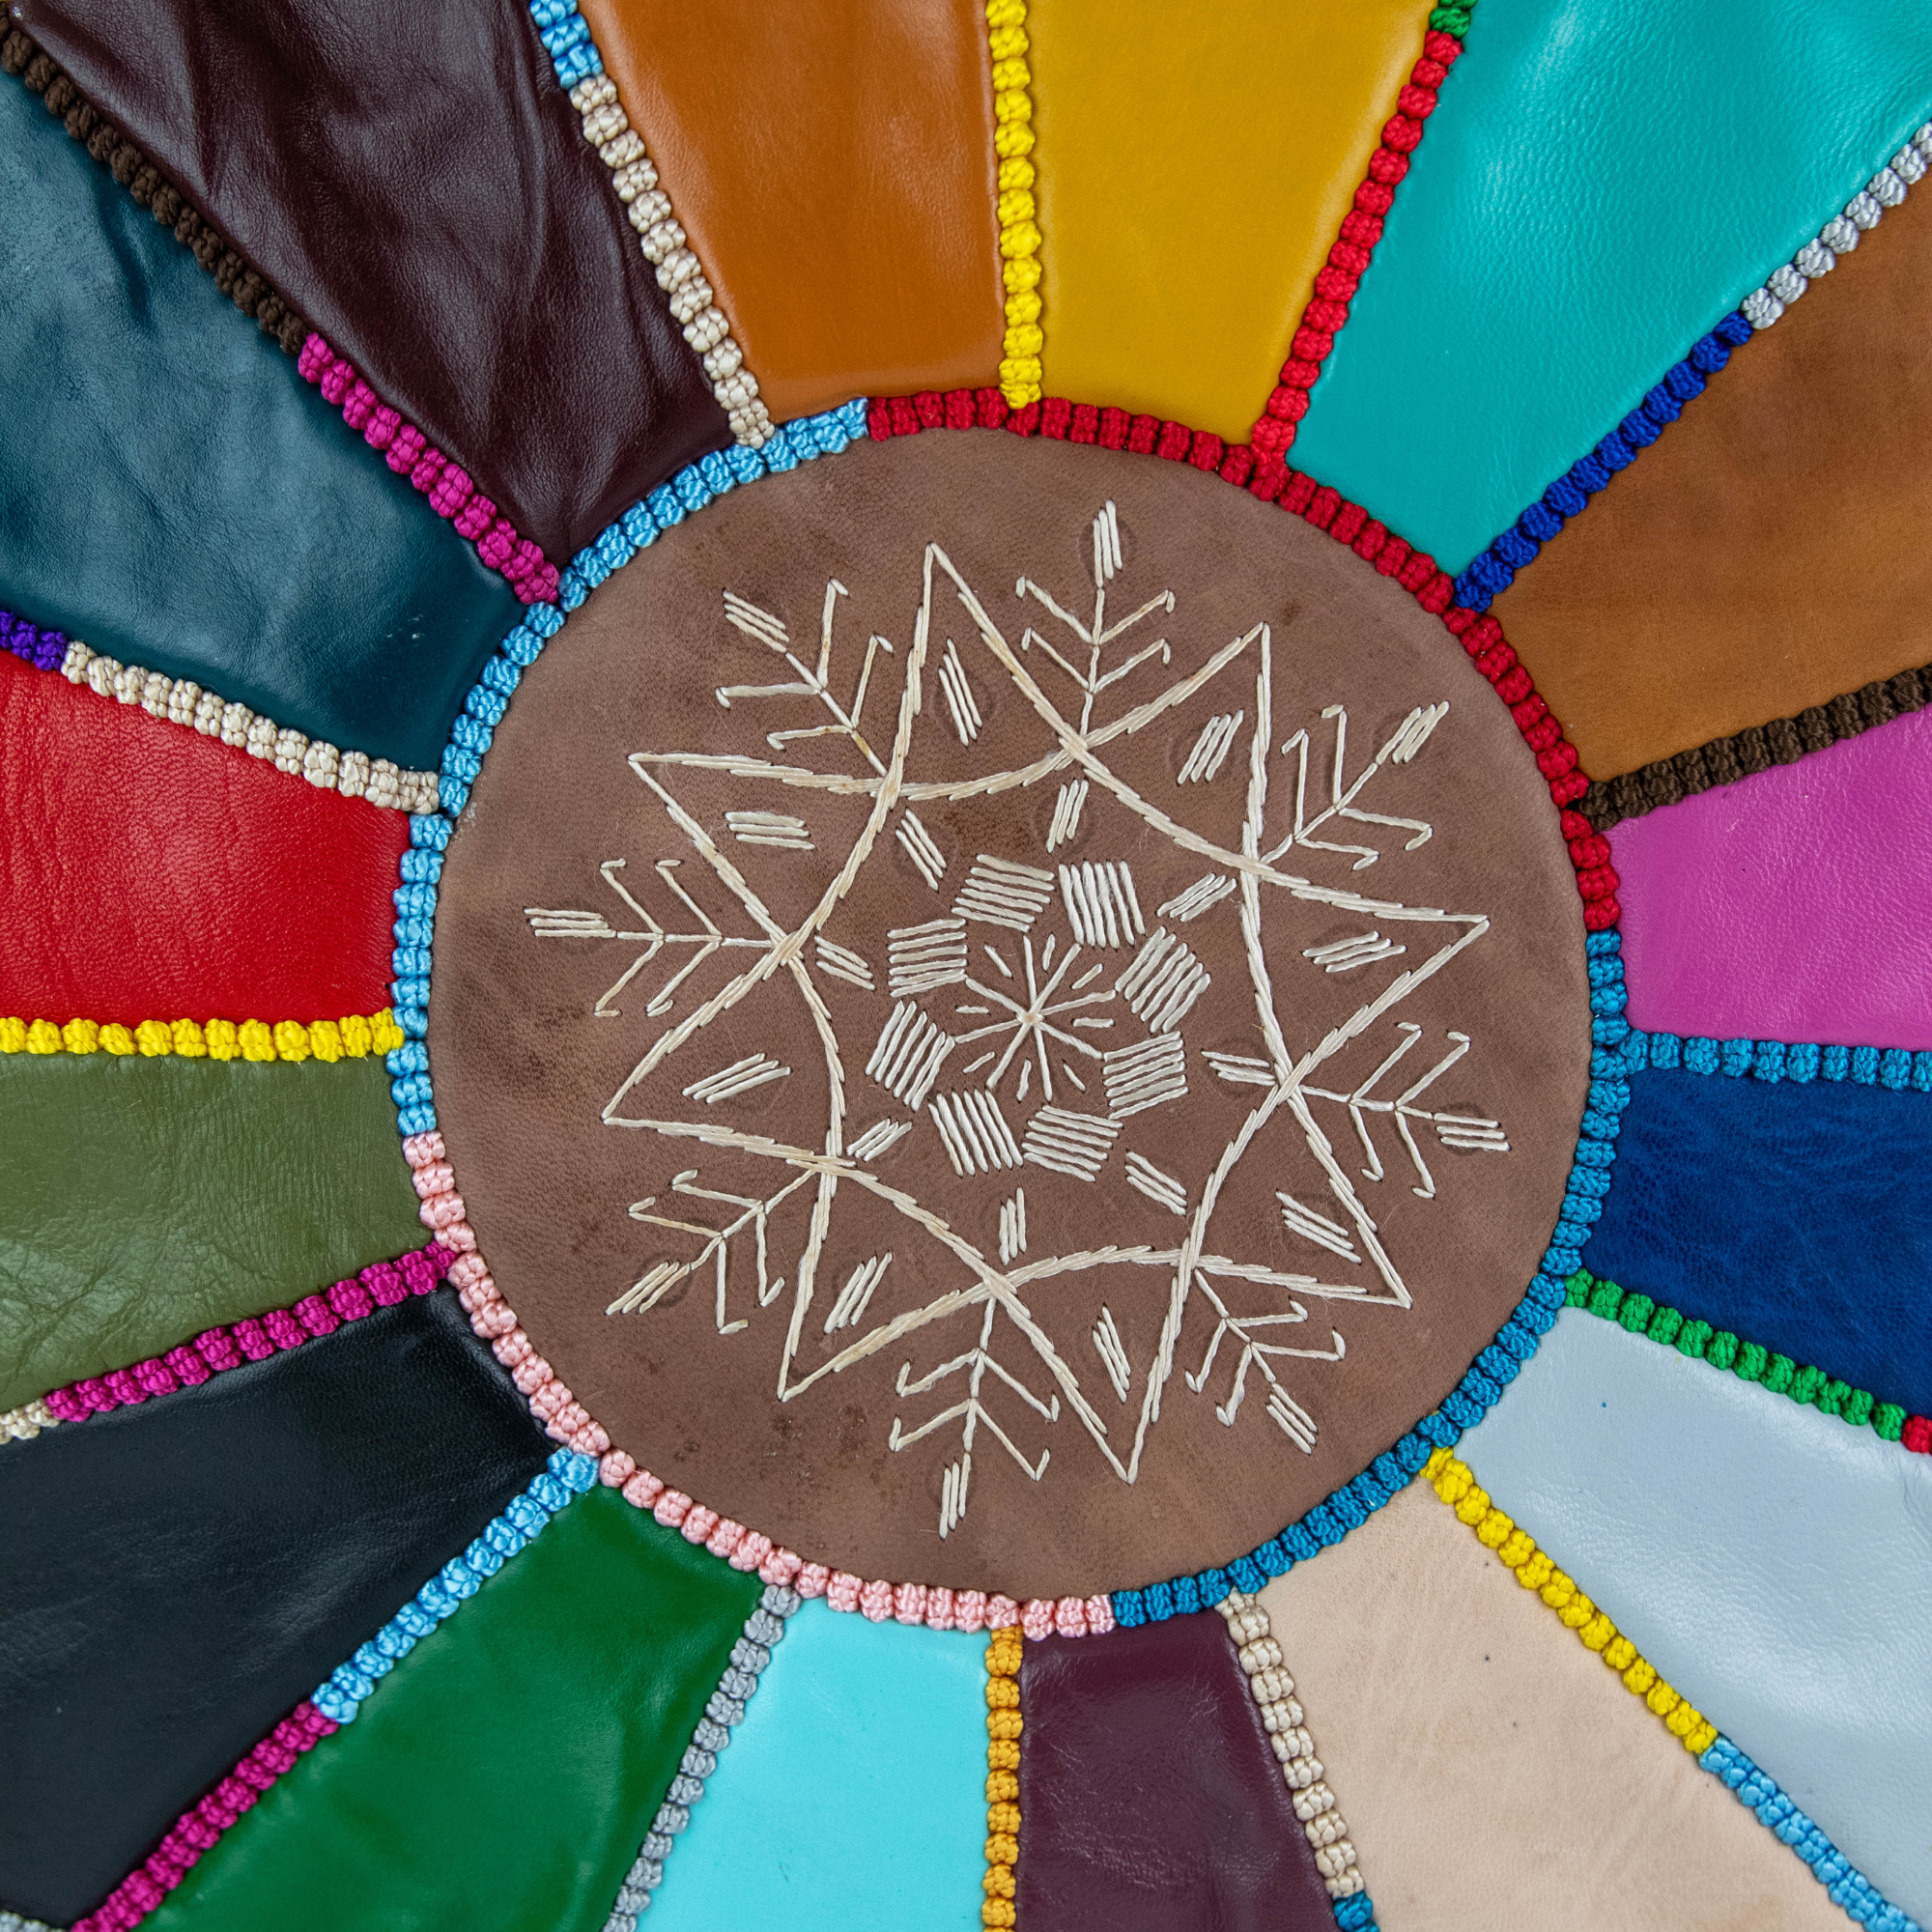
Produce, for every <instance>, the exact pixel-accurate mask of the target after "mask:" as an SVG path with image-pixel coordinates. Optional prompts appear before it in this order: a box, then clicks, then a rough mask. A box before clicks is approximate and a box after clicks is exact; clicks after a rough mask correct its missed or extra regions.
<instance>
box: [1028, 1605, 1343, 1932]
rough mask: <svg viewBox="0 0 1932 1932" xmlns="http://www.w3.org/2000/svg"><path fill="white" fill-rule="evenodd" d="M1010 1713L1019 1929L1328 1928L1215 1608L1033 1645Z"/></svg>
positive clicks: (1330, 1916) (1223, 1931) (1259, 1931)
mask: <svg viewBox="0 0 1932 1932" xmlns="http://www.w3.org/2000/svg"><path fill="white" fill-rule="evenodd" d="M1020 1717H1021V1719H1022V1721H1023V1723H1024V1725H1025V1729H1024V1730H1023V1731H1022V1732H1021V1734H1020V1832H1019V1840H1020V1858H1019V1864H1018V1867H1017V1868H1016V1870H1015V1873H1014V1878H1015V1882H1016V1884H1017V1888H1018V1895H1017V1896H1016V1898H1015V1899H1014V1901H1013V1903H1014V1908H1015V1913H1016V1916H1017V1918H1018V1920H1019V1923H1020V1924H1021V1925H1037V1926H1051V1927H1052V1928H1053V1932H1332V1927H1333V1925H1334V1923H1335V1919H1334V1913H1333V1910H1332V1908H1331V1907H1330V1905H1329V1903H1328V1892H1327V1888H1326V1887H1325V1886H1324V1885H1323V1884H1322V1882H1321V1873H1320V1872H1318V1871H1317V1870H1316V1868H1315V1854H1314V1853H1313V1851H1311V1850H1310V1848H1309V1844H1308V1840H1307V1838H1306V1836H1305V1835H1304V1834H1303V1833H1302V1829H1301V1826H1300V1824H1299V1823H1298V1821H1297V1820H1296V1818H1295V1815H1294V1807H1293V1802H1292V1801H1291V1799H1290V1796H1289V1790H1288V1786H1287V1784H1286V1783H1285V1782H1284V1781H1283V1778H1282V1775H1281V1767H1280V1766H1279V1765H1278V1764H1277V1763H1276V1762H1275V1756H1274V1752H1273V1750H1272V1749H1271V1748H1270V1747H1269V1745H1268V1738H1267V1733H1266V1731H1265V1730H1264V1728H1263V1726H1262V1719H1261V1714H1260V1712H1259V1711H1257V1710H1256V1708H1255V1703H1254V1699H1253V1697H1252V1696H1251V1695H1250V1694H1249V1690H1248V1680H1247V1677H1246V1675H1245V1673H1244V1672H1243V1671H1242V1669H1241V1665H1240V1660H1239V1658H1238V1657H1237V1656H1236V1651H1235V1646H1234V1643H1233V1641H1232V1640H1231V1639H1230V1637H1229V1635H1228V1627H1227V1625H1226V1624H1225V1623H1223V1622H1222V1620H1221V1618H1220V1616H1219V1614H1218V1613H1217V1612H1215V1611H1212V1610H1203V1611H1201V1612H1199V1613H1198V1614H1196V1615H1193V1616H1182V1617H1172V1618H1170V1619H1169V1620H1168V1621H1167V1622H1166V1623H1162V1624H1144V1625H1143V1626H1142V1627H1141V1628H1140V1629H1138V1630H1117V1631H1113V1632H1110V1633H1109V1634H1107V1635H1105V1636H1089V1637H1065V1636H1050V1637H1044V1638H1042V1639H1041V1640H1040V1641H1039V1642H1037V1643H1029V1644H1028V1645H1027V1647H1026V1655H1025V1658H1024V1659H1023V1660H1022V1662H1021V1664H1020Z"/></svg>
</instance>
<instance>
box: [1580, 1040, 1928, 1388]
mask: <svg viewBox="0 0 1932 1932" xmlns="http://www.w3.org/2000/svg"><path fill="white" fill-rule="evenodd" d="M1630 1084H1631V1104H1630V1108H1629V1110H1628V1111H1627V1112H1626V1113H1625V1115H1624V1120H1623V1130H1622V1132H1621V1133H1620V1134H1619V1136H1618V1138H1617V1159H1616V1165H1615V1167H1614V1168H1613V1169H1612V1170H1611V1173H1612V1179H1611V1183H1610V1192H1609V1197H1608V1199H1607V1200H1606V1201H1605V1203H1604V1216H1603V1219H1602V1220H1601V1221H1599V1222H1598V1223H1597V1226H1596V1230H1595V1232H1594V1233H1593V1234H1592V1235H1591V1237H1590V1240H1589V1242H1588V1244H1587V1245H1586V1246H1585V1247H1584V1249H1583V1263H1584V1265H1585V1266H1586V1267H1588V1268H1589V1269H1590V1270H1591V1272H1592V1273H1594V1274H1597V1275H1601V1276H1604V1277H1605V1278H1606V1279H1608V1280H1610V1281H1614V1282H1616V1283H1618V1284H1619V1285H1620V1286H1622V1287H1624V1288H1628V1289H1640V1290H1641V1291H1642V1292H1643V1293H1645V1294H1648V1295H1650V1296H1651V1297H1652V1298H1653V1299H1654V1300H1657V1301H1661V1302H1664V1303H1666V1304H1668V1305H1669V1306H1670V1307H1672V1308H1675V1309H1677V1310H1679V1311H1680V1312H1681V1313H1682V1314H1684V1315H1685V1316H1687V1317H1688V1318H1690V1319H1691V1320H1701V1321H1708V1322H1710V1323H1711V1325H1712V1326H1713V1327H1714V1328H1728V1329H1730V1330H1731V1331H1732V1332H1733V1333H1734V1334H1737V1335H1739V1336H1741V1337H1743V1339H1744V1340H1746V1341H1747V1342H1761V1343H1763V1344H1764V1346H1765V1347H1766V1348H1767V1349H1774V1350H1777V1351H1778V1352H1779V1353H1782V1354H1786V1355H1789V1356H1790V1357H1791V1358H1792V1359H1793V1360H1794V1361H1796V1362H1799V1363H1801V1364H1809V1365H1811V1366H1813V1367H1815V1368H1819V1369H1823V1370H1824V1371H1825V1373H1826V1374H1827V1375H1829V1376H1835V1377H1836V1378H1839V1379H1840V1380H1842V1381H1847V1382H1850V1383H1851V1384H1852V1386H1853V1387H1854V1388H1863V1389H1869V1390H1870V1391H1871V1392H1872V1394H1873V1395H1875V1396H1877V1397H1878V1399H1879V1400H1880V1401H1881V1402H1896V1403H1903V1404H1904V1405H1905V1406H1907V1407H1908V1408H1910V1409H1912V1410H1914V1411H1915V1412H1916V1413H1918V1414H1924V1413H1926V1412H1927V1411H1928V1410H1932V1188H1928V1186H1927V1182H1926V1177H1927V1176H1928V1175H1932V1097H1928V1096H1927V1095H1925V1094H1914V1093H1911V1092H1905V1093H1891V1092H1889V1091H1888V1090H1887V1089H1886V1088H1883V1087H1860V1086H1855V1085H1853V1084H1851V1083H1849V1082H1847V1083H1845V1084H1843V1085H1835V1084H1832V1083H1829V1082H1823V1081H1820V1082H1817V1083H1815V1084H1812V1085H1809V1086H1798V1085H1794V1084H1792V1083H1790V1082H1788V1081H1783V1082H1779V1083H1777V1084H1776V1085H1767V1084H1765V1083H1763V1082H1760V1081H1756V1080H1750V1079H1744V1080H1733V1079H1729V1078H1727V1077H1725V1076H1723V1075H1721V1074H1712V1073H1687V1072H1683V1071H1680V1070H1671V1071H1661V1070H1659V1069H1657V1068H1655V1067H1652V1068H1649V1069H1647V1070H1645V1071H1643V1072H1640V1073H1635V1074H1633V1075H1632V1076H1631V1083H1630Z"/></svg>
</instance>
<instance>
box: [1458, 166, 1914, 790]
mask: <svg viewBox="0 0 1932 1932" xmlns="http://www.w3.org/2000/svg"><path fill="white" fill-rule="evenodd" d="M1928 323H1932V195H1927V194H1925V193H1923V192H1920V193H1918V194H1914V195H1910V196H1908V197H1907V199H1906V200H1905V201H1904V203H1903V204H1902V205H1900V206H1899V207H1897V208H1894V209H1891V210H1890V211H1889V212H1888V213H1887V214H1886V216H1885V218H1884V219H1883V220H1882V221H1881V222H1880V223H1879V225H1878V226H1877V227H1876V228H1874V229H1872V230H1871V231H1870V232H1869V233H1867V234H1866V235H1865V236H1864V237H1863V238H1862V239H1861V241H1860V242H1859V246H1858V249H1857V251H1856V252H1855V253H1853V254H1850V255H1842V256H1840V257H1839V258H1838V266H1837V267H1836V268H1835V269H1834V270H1833V271H1832V273H1831V274H1830V275H1828V276H1826V277H1825V278H1824V279H1823V280H1822V281H1818V282H1814V283H1812V285H1811V287H1810V289H1809V290H1808V291H1807V292H1806V293H1805V295H1804V298H1802V299H1801V300H1799V301H1798V302H1796V303H1794V304H1793V305H1792V307H1791V308H1790V309H1788V310H1787V311H1786V313H1785V315H1784V317H1783V318H1782V320H1780V321H1779V322H1777V323H1776V324H1775V325H1774V326H1773V327H1771V328H1769V329H1767V330H1765V331H1764V332H1763V333H1762V334H1761V335H1758V336H1757V337H1755V338H1754V339H1753V340H1752V341H1750V342H1748V343H1747V344H1746V345H1745V347H1744V348H1742V349H1740V350H1739V351H1737V352H1736V354H1735V355H1734V357H1733V359H1732V362H1731V365H1730V367H1729V368H1727V369H1726V370H1724V371H1723V373H1722V374H1721V375H1719V376H1717V377H1716V378H1714V379H1713V381H1712V383H1711V386H1710V388H1709V389H1708V390H1707V391H1706V392H1705V393H1704V394H1703V395H1702V396H1700V397H1698V398H1697V399H1696V400H1695V401H1694V402H1692V403H1690V405H1689V406H1688V407H1687V408H1686V409H1685V412H1684V414H1683V416H1682V417H1681V418H1680V419H1679V420H1678V421H1677V422H1675V423H1673V424H1672V425H1671V426H1670V428H1668V429H1667V430H1665V431H1664V433H1663V434H1662V437H1660V438H1659V439H1658V440H1657V441H1656V443H1655V444H1653V445H1652V446H1651V447H1650V448H1649V449H1647V450H1645V451H1644V452H1643V454H1642V455H1641V456H1639V457H1638V458H1637V460H1636V462H1635V463H1634V464H1633V465H1632V466H1631V467H1630V469H1627V470H1625V471H1624V472H1623V474H1622V475H1620V476H1618V477H1616V478H1615V479H1614V480H1613V481H1612V482H1611V484H1610V486H1609V488H1608V489H1607V490H1605V492H1604V493H1603V494H1602V495H1601V496H1599V497H1597V498H1596V499H1595V500H1594V501H1593V502H1592V503H1591V504H1590V505H1589V507H1588V508H1587V509H1585V510H1584V511H1583V513H1582V514H1581V515H1580V516H1579V517H1578V518H1577V520H1576V522H1574V523H1573V524H1571V525H1570V526H1569V527H1568V528H1567V529H1565V530H1564V531H1563V532H1562V533H1561V534H1560V535H1559V536H1557V537H1556V538H1554V539H1553V540H1552V541H1551V542H1550V544H1549V545H1548V548H1547V549H1546V550H1545V551H1544V552H1543V554H1541V555H1540V556H1538V557H1537V558H1536V559H1535V561H1533V562H1532V563H1530V564H1528V565H1527V566H1526V567H1525V568H1524V569H1523V571H1522V572H1521V574H1520V576H1519V577H1518V578H1517V581H1516V582H1515V583H1514V584H1513V585H1512V586H1511V587H1510V588H1509V589H1508V590H1506V591H1505V592H1504V593H1503V594H1502V595H1501V596H1500V597H1498V598H1497V599H1496V602H1495V614H1496V615H1497V617H1498V618H1500V619H1501V621H1502V625H1503V628H1504V630H1506V631H1507V632H1508V633H1509V638H1510V641H1511V642H1512V643H1513V644H1515V645H1516V647H1517V649H1518V650H1519V651H1520V653H1521V655H1522V659H1523V662H1524V663H1525V664H1526V665H1527V666H1528V667H1529V668H1530V670H1531V672H1532V673H1533V675H1534V676H1535V678H1536V685H1537V689H1538V690H1539V691H1541V692H1542V693H1543V695H1544V696H1546V697H1547V698H1548V700H1549V706H1550V709H1551V710H1552V711H1554V712H1555V714H1556V715H1557V717H1558V718H1560V719H1561V720H1562V721H1563V725H1564V728H1565V729H1566V730H1567V731H1568V732H1569V734H1570V739H1571V742H1572V743H1573V744H1575V746H1576V747H1577V751H1578V752H1579V753H1581V754H1582V760H1583V769H1584V770H1585V771H1587V772H1588V773H1589V774H1590V776H1591V777H1592V778H1593V779H1607V778H1613V777H1615V776H1616V775H1617V774H1618V773H1621V772H1627V771H1632V770H1634V769H1635V768H1636V767H1637V766H1638V765H1643V764H1647V763H1649V762H1650V760H1651V759H1653V758H1661V757H1666V756H1669V755H1670V754H1672V753H1677V752H1683V751H1688V750H1689V749H1690V747H1691V746H1693V745H1702V744H1706V743H1708V742H1709V741H1710V740H1711V739H1713V738H1722V737H1725V736H1727V735H1729V734H1730V733H1731V732H1734V731H1742V730H1744V729H1745V728H1746V727H1747V726H1748V725H1762V724H1765V723H1767V722H1769V721H1770V720H1772V719H1774V718H1789V717H1793V716H1795V715H1796V714H1797V713H1798V712H1800V711H1802V710H1804V707H1805V706H1807V705H1812V704H1825V703H1828V702H1829V701H1830V700H1831V699H1832V698H1833V697H1835V696H1837V695H1838V694H1839V693H1840V692H1846V691H1856V690H1858V689H1859V687H1860V686H1861V685H1863V684H1865V683H1868V682H1869V681H1870V680H1872V679H1874V678H1884V677H1890V676H1892V675H1893V674H1894V673H1895V672H1897V671H1901V670H1904V669H1907V668H1910V667H1912V666H1915V665H1922V664H1924V663H1925V662H1926V660H1927V659H1928V658H1932V491H1928V490H1927V489H1926V487H1925V452H1924V424H1925V422H1926V420H1927V418H1928V417H1932V333H1928V329H1927V324H1928Z"/></svg>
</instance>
